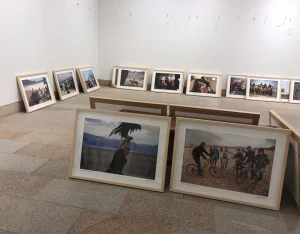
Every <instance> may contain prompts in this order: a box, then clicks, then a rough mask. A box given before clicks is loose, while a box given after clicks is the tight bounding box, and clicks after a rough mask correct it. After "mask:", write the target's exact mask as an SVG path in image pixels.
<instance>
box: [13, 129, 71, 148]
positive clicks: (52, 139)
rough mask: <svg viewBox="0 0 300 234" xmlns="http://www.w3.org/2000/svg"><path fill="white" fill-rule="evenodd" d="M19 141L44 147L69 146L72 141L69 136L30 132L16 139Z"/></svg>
mask: <svg viewBox="0 0 300 234" xmlns="http://www.w3.org/2000/svg"><path fill="white" fill-rule="evenodd" d="M18 140H19V141H26V142H34V143H40V144H45V145H56V146H70V145H71V141H72V136H71V135H60V134H53V133H48V134H45V133H41V132H31V133H29V134H27V135H25V136H22V137H20V138H18Z"/></svg>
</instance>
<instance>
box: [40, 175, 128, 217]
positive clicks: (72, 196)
mask: <svg viewBox="0 0 300 234" xmlns="http://www.w3.org/2000/svg"><path fill="white" fill-rule="evenodd" d="M126 194H127V189H126V188H123V187H118V186H110V185H104V184H101V183H93V182H88V181H80V180H59V179H53V180H52V181H51V182H50V183H49V184H48V185H47V186H45V188H44V189H42V190H41V191H40V192H39V193H38V194H37V195H36V196H34V199H37V200H42V201H48V202H54V203H58V204H64V205H70V206H75V207H80V208H85V209H90V210H97V211H103V212H110V213H117V212H118V210H119V208H120V206H121V204H122V202H123V200H124V197H125V196H126Z"/></svg>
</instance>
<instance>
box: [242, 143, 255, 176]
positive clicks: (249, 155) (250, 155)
mask: <svg viewBox="0 0 300 234" xmlns="http://www.w3.org/2000/svg"><path fill="white" fill-rule="evenodd" d="M243 152H246V154H245V157H244V162H245V163H246V164H249V163H250V164H251V177H253V176H254V166H255V162H256V158H255V152H254V151H253V150H252V148H251V146H247V151H243Z"/></svg>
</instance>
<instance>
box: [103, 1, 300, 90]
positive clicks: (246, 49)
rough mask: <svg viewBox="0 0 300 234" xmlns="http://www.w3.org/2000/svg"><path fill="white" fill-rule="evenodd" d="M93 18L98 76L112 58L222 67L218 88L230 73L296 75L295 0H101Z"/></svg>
mask: <svg viewBox="0 0 300 234" xmlns="http://www.w3.org/2000/svg"><path fill="white" fill-rule="evenodd" d="M130 13H131V16H130ZM167 15H168V20H167V17H166V16H167ZM173 15H174V19H173ZM189 15H190V16H191V20H190V22H189V20H188V17H189ZM197 15H198V18H196V16H197ZM219 16H220V19H219V20H218V17H219ZM238 17H239V19H238ZM254 17H255V20H253V19H254ZM266 17H267V19H266ZM285 17H286V18H287V19H286V20H284V19H285ZM290 19H291V21H290ZM98 20H99V23H98V24H99V25H98V29H99V31H98V33H99V41H98V55H99V57H98V64H99V65H98V71H99V77H100V78H101V79H110V73H111V68H112V66H114V65H136V66H147V67H150V68H168V69H171V68H172V69H183V70H185V71H186V72H188V71H204V72H219V73H222V74H223V77H224V79H223V88H225V87H226V78H227V77H226V76H227V73H243V74H244V73H246V74H260V75H274V76H285V77H289V76H298V77H300V1H299V0H285V1H283V0H123V1H120V0H100V1H99V17H98ZM265 20H266V21H265ZM264 21H265V22H264ZM187 22H189V24H188V25H187V26H186V23H187ZM283 22H285V24H284V25H283V26H281V27H276V26H277V25H280V24H283ZM290 28H291V29H292V34H291V35H289V34H288V30H289V29H290Z"/></svg>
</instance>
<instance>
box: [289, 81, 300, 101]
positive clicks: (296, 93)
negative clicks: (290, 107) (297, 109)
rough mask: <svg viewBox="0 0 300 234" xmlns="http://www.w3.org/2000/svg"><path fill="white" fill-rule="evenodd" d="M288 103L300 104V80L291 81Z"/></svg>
mask: <svg viewBox="0 0 300 234" xmlns="http://www.w3.org/2000/svg"><path fill="white" fill-rule="evenodd" d="M290 90H291V91H290V103H300V79H298V80H294V79H293V80H292V81H291V88H290Z"/></svg>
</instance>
